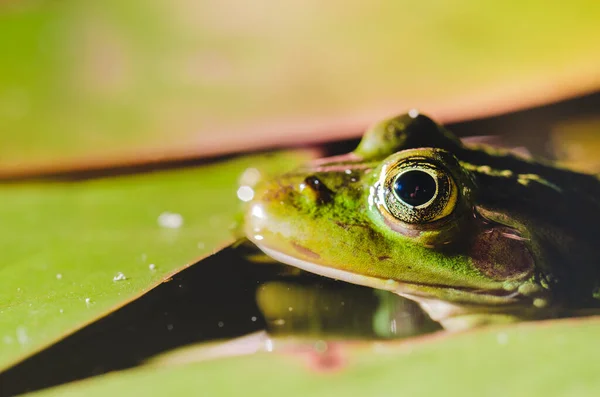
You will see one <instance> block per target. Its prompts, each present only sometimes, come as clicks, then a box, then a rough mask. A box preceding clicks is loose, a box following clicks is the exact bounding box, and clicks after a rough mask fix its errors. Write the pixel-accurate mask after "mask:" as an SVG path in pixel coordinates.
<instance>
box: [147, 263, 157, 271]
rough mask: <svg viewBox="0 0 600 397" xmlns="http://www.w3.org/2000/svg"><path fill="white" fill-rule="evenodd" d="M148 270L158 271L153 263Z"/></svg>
mask: <svg viewBox="0 0 600 397" xmlns="http://www.w3.org/2000/svg"><path fill="white" fill-rule="evenodd" d="M148 269H150V270H152V271H155V270H156V265H155V264H154V263H151V264H149V265H148Z"/></svg>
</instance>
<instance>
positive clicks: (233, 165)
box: [0, 154, 303, 369]
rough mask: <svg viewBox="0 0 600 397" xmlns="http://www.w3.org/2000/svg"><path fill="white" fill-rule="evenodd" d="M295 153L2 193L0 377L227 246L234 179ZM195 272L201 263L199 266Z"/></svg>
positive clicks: (10, 187) (287, 160) (281, 163)
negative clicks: (257, 167)
mask: <svg viewBox="0 0 600 397" xmlns="http://www.w3.org/2000/svg"><path fill="white" fill-rule="evenodd" d="M301 158H303V157H302V156H301V155H300V154H288V155H283V154H281V155H277V156H271V157H268V156H262V157H251V158H244V159H239V160H230V161H228V162H224V163H218V164H212V165H206V166H203V167H200V168H197V169H186V170H178V171H170V172H155V173H151V174H145V175H134V176H127V177H120V178H110V177H107V178H102V179H95V180H87V181H79V182H68V181H67V182H54V183H31V184H5V185H1V186H0V202H1V203H2V205H1V206H0V208H1V209H0V219H1V220H2V237H1V241H2V247H1V248H2V258H3V260H2V265H0V277H1V278H2V289H1V290H0V369H2V368H6V367H7V366H10V365H11V364H14V363H15V362H17V361H19V360H21V359H23V358H25V357H27V356H29V355H31V354H32V353H34V352H36V351H38V350H40V349H42V348H44V347H45V346H47V345H49V344H51V343H53V342H54V341H56V340H58V339H60V338H62V337H64V336H65V335H67V334H69V333H72V332H74V331H75V330H77V329H79V328H81V327H83V326H84V325H86V324H88V323H90V322H92V321H94V320H95V319H97V318H99V317H101V316H103V315H106V314H108V313H109V312H111V311H113V310H115V309H116V308H118V307H120V306H122V305H124V304H126V303H127V302H129V301H131V300H132V299H135V298H136V297H138V296H140V295H142V294H143V293H145V292H146V291H148V290H149V289H151V288H153V287H154V286H156V285H157V284H159V283H161V282H164V281H167V280H168V279H169V277H170V276H171V275H173V274H174V273H176V272H177V271H179V270H181V269H182V268H184V267H186V266H189V265H190V264H192V263H194V262H196V261H198V260H199V259H201V258H203V257H206V256H207V255H210V254H211V253H214V252H215V251H217V250H219V249H220V248H221V247H223V246H225V245H228V244H230V243H231V242H233V234H232V232H231V230H230V227H231V226H232V224H233V222H234V218H235V215H236V214H237V212H238V199H237V197H236V189H237V186H236V185H237V183H236V182H237V178H238V177H239V175H240V174H241V172H242V171H243V170H244V169H245V168H246V167H249V166H251V165H254V164H256V163H257V162H258V163H260V164H262V165H261V166H260V169H262V170H268V169H269V168H270V167H272V168H275V169H280V168H281V167H286V166H293V165H294V164H296V162H297V161H299V160H300V159H301ZM200 266H201V265H200Z"/></svg>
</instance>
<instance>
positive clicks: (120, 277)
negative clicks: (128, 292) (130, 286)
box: [113, 272, 127, 281]
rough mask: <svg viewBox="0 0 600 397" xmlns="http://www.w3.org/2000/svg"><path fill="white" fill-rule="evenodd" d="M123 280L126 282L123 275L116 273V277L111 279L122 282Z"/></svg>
mask: <svg viewBox="0 0 600 397" xmlns="http://www.w3.org/2000/svg"><path fill="white" fill-rule="evenodd" d="M123 280H127V277H125V275H124V274H123V273H121V272H119V273H117V275H116V276H114V277H113V281H123Z"/></svg>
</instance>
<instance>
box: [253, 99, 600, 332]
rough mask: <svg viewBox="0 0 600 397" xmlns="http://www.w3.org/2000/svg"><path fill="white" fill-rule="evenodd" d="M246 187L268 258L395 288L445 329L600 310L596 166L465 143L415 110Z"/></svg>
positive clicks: (599, 207)
mask: <svg viewBox="0 0 600 397" xmlns="http://www.w3.org/2000/svg"><path fill="white" fill-rule="evenodd" d="M248 189H252V195H251V198H248V205H247V208H246V211H245V222H244V231H245V234H246V236H247V237H248V239H249V240H250V241H252V242H253V243H254V244H255V245H256V246H257V247H258V248H260V250H261V251H263V252H264V253H265V254H267V255H268V256H270V257H271V258H273V259H275V260H276V261H279V262H282V263H285V264H288V265H292V266H295V267H298V268H300V269H303V270H305V271H308V272H312V273H316V274H319V275H322V276H326V277H330V278H334V279H338V280H343V281H346V282H349V283H354V284H359V285H363V286H369V287H372V288H377V289H382V290H388V291H392V292H394V293H396V294H398V295H400V296H402V297H405V298H408V299H411V300H413V301H415V302H417V303H418V304H419V305H420V306H421V308H422V309H423V310H424V311H425V312H427V314H428V315H429V316H430V317H431V318H432V319H433V320H435V321H437V322H439V323H440V324H441V325H442V326H443V327H444V328H446V329H450V330H458V329H465V328H469V327H473V326H476V325H481V324H489V323H505V322H513V321H519V320H529V319H542V318H551V317H561V316H567V315H577V314H579V313H588V312H595V311H596V309H597V308H598V307H600V246H599V243H600V237H599V235H600V179H599V178H598V176H596V175H588V174H583V173H577V172H573V171H571V170H568V169H565V168H560V167H558V166H556V165H554V164H552V163H551V162H549V161H543V160H533V159H531V158H528V157H527V156H524V155H519V154H515V153H513V152H512V151H510V150H501V149H498V148H492V147H487V146H485V145H482V144H480V145H477V146H474V145H467V144H464V143H463V142H461V140H460V139H458V138H457V137H456V136H455V135H453V134H452V133H451V132H450V131H448V130H447V129H446V128H444V127H443V126H441V125H438V124H437V123H435V122H434V121H432V120H431V119H430V118H428V117H426V116H424V115H422V114H419V113H418V112H416V111H411V112H409V113H408V114H405V115H401V116H398V117H394V118H391V119H389V120H385V121H383V122H380V123H378V124H376V125H374V126H373V127H372V128H370V129H369V130H368V131H367V132H366V133H365V134H364V136H363V138H362V140H361V142H360V144H359V145H358V147H357V148H356V149H355V150H354V151H353V152H351V153H348V154H345V155H340V156H334V157H328V158H323V159H319V160H316V161H314V162H313V163H311V164H309V165H307V166H305V167H302V168H300V169H297V170H295V171H292V172H288V173H285V174H283V175H280V176H277V177H275V178H272V179H268V180H262V181H259V182H258V183H257V184H256V185H255V186H250V187H248Z"/></svg>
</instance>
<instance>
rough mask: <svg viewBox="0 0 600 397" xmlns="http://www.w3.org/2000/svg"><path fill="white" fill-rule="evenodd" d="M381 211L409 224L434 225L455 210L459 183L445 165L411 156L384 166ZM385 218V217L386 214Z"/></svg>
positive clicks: (380, 200) (381, 181)
mask: <svg viewBox="0 0 600 397" xmlns="http://www.w3.org/2000/svg"><path fill="white" fill-rule="evenodd" d="M379 189H380V194H379V200H378V202H379V205H380V206H382V205H383V207H384V208H380V211H381V210H383V211H385V212H388V213H389V214H390V215H392V216H393V217H394V218H396V219H397V220H400V221H402V222H405V223H408V224H423V223H429V222H433V221H436V220H439V219H442V218H445V217H446V216H448V215H450V214H451V213H452V211H453V210H454V208H455V207H456V202H457V198H458V192H457V188H456V183H455V182H454V179H453V178H452V176H451V175H450V172H449V171H448V170H446V169H445V168H444V167H443V166H442V165H439V164H436V162H434V161H431V160H430V159H428V158H426V157H421V156H418V157H409V158H404V159H402V160H401V161H399V162H397V163H395V164H393V165H391V166H389V167H385V168H384V169H383V170H382V175H381V179H380V185H379ZM384 215H385V214H384Z"/></svg>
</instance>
